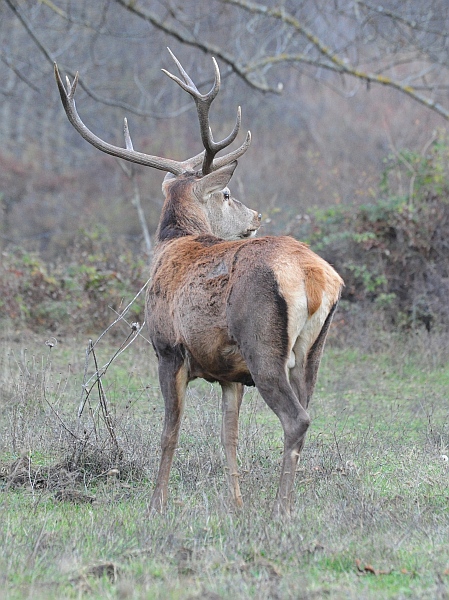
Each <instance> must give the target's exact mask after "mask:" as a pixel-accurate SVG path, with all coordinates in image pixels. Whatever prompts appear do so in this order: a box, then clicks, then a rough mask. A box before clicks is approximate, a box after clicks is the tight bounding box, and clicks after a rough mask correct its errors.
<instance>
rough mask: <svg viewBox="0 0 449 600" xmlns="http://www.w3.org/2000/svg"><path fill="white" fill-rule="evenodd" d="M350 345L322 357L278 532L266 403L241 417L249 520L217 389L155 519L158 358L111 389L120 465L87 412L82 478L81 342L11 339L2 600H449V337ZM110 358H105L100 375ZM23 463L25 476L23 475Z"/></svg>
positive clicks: (6, 366) (208, 393) (199, 393)
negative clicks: (71, 466)
mask: <svg viewBox="0 0 449 600" xmlns="http://www.w3.org/2000/svg"><path fill="white" fill-rule="evenodd" d="M354 339H355V340H356V341H355V342H354V341H352V342H350V341H349V340H346V342H345V343H344V344H343V343H342V341H341V339H340V338H336V339H334V340H331V344H330V345H329V347H328V348H327V350H326V352H325V357H324V359H323V362H322V368H321V371H320V375H319V379H318V384H317V388H316V392H315V396H314V399H313V402H312V406H311V408H310V412H311V416H312V419H313V422H312V426H311V429H310V432H309V435H308V439H307V442H306V445H305V448H304V452H303V456H302V460H301V463H300V468H299V471H298V475H297V483H296V503H295V508H294V511H293V516H292V518H291V520H290V521H289V522H286V523H281V522H278V521H274V522H273V521H272V520H271V519H270V509H271V506H272V503H273V500H274V495H275V492H276V486H277V481H278V472H279V465H280V458H281V452H282V435H281V428H280V425H279V423H278V421H277V419H276V417H274V415H273V414H272V413H271V411H270V410H269V409H268V408H267V407H266V406H265V404H264V403H263V401H262V400H261V399H260V397H259V396H258V394H257V392H255V391H254V390H248V391H247V393H246V395H245V399H244V405H243V409H242V416H241V433H240V444H239V460H240V468H241V475H242V478H241V479H242V480H241V486H242V493H243V496H244V500H245V508H244V510H243V511H242V512H240V513H236V512H234V511H233V510H232V509H231V507H230V506H229V502H228V496H227V490H226V482H225V476H224V469H223V465H224V459H223V453H222V450H221V447H220V439H219V437H220V436H219V431H220V417H221V411H220V401H219V396H218V390H217V387H216V386H213V385H210V384H207V383H206V382H203V381H199V382H195V384H194V385H192V386H191V388H189V393H188V398H187V407H186V414H185V418H184V422H183V428H182V432H181V439H180V446H179V449H178V452H177V454H176V459H175V463H174V466H173V471H172V477H171V482H170V491H171V498H170V501H169V506H168V510H167V512H166V513H165V514H164V515H163V516H151V517H149V516H148V515H147V504H148V501H149V497H150V494H151V489H152V480H153V478H154V475H155V472H156V469H157V465H158V457H159V436H160V432H161V428H162V420H163V403H162V400H161V397H160V392H159V388H158V384H157V381H156V365H155V363H154V359H153V357H152V352H151V351H150V350H149V349H148V348H147V346H146V345H145V344H144V343H141V342H136V343H135V344H134V345H133V346H131V347H130V348H129V350H128V351H127V352H126V353H125V354H123V355H122V356H121V357H120V358H119V359H118V360H117V361H116V362H115V363H114V364H113V366H112V367H111V368H110V370H109V371H108V373H107V376H106V377H105V378H104V385H105V390H106V395H107V398H108V401H109V403H110V406H111V410H112V414H113V415H114V423H115V431H116V434H117V439H118V444H119V446H120V449H121V450H122V454H121V456H120V457H118V455H117V454H116V455H115V456H114V455H113V453H112V451H111V445H110V439H109V438H108V434H107V431H106V430H105V427H104V423H103V422H102V421H101V419H99V418H98V417H95V418H96V421H95V419H93V420H92V419H89V417H88V416H86V418H85V420H84V421H83V423H82V427H84V428H89V427H91V426H92V423H93V422H94V421H95V422H96V427H97V431H96V437H95V435H94V434H92V437H91V442H92V443H91V444H90V445H88V446H86V448H87V449H88V451H86V453H85V456H84V457H83V460H82V461H80V462H78V463H77V468H76V470H75V473H72V472H70V471H69V470H67V469H64V466H65V467H67V463H65V462H64V461H65V459H66V458H67V456H68V455H70V453H71V452H73V446H74V442H73V437H72V436H71V435H70V434H69V433H68V432H67V429H69V430H71V431H77V432H79V431H82V428H81V430H80V429H77V427H78V423H77V419H76V411H77V409H78V406H79V402H80V397H81V391H80V390H81V383H82V381H83V371H84V356H85V343H84V341H80V340H76V339H69V338H61V339H60V340H59V343H58V344H57V345H56V346H55V347H53V348H52V349H50V348H49V347H48V346H46V345H45V343H44V342H45V338H44V337H43V338H41V337H39V336H36V335H35V334H30V333H29V332H27V333H20V332H18V333H17V332H13V331H11V330H7V331H6V333H4V334H3V340H2V354H1V358H0V383H1V400H0V402H1V406H0V408H1V411H0V467H1V471H0V514H1V519H0V599H2V598H11V599H12V598H18V599H19V598H33V599H34V598H36V599H40V598H46V599H52V598H79V597H81V596H82V597H84V598H120V599H124V598H130V599H133V598H135V599H137V598H145V599H147V598H161V599H163V598H173V599H178V598H179V599H182V600H184V599H193V598H205V599H209V600H212V599H216V600H217V599H218V598H223V599H224V598H237V599H240V598H241V599H246V598H254V599H256V598H257V599H267V600H268V599H272V598H282V599H284V598H286V599H287V598H292V599H293V598H295V599H296V598H303V599H309V598H310V599H312V598H317V599H321V598H332V599H340V598H341V599H343V598H345V599H346V598H349V599H352V598H354V599H374V598H375V599H378V598H385V599H389V598H391V599H393V598H395V599H396V598H423V599H424V598H429V597H431V598H441V599H443V598H448V597H449V592H448V587H449V545H448V544H447V539H448V535H449V488H448V480H449V479H448V478H449V462H445V461H444V460H443V459H442V458H441V455H444V454H449V448H448V447H449V404H448V402H447V390H448V383H449V366H448V361H447V357H448V347H447V342H446V341H445V338H444V337H443V336H441V337H439V336H437V335H436V334H435V335H433V336H427V335H424V334H419V335H414V334H410V337H409V338H408V339H403V338H401V337H399V336H397V337H395V336H393V335H389V336H386V335H384V334H379V333H377V334H370V333H366V332H365V334H364V335H361V336H360V338H359V339H357V338H356V336H353V340H354ZM25 347H26V348H27V350H25ZM112 351H113V348H112V347H111V346H109V347H108V345H107V344H106V343H105V344H104V346H103V347H100V348H99V350H98V359H99V362H100V363H102V364H103V363H104V362H106V361H107V359H108V358H109V356H110V355H111V354H112ZM69 364H70V367H69V366H68V365H69ZM91 406H92V408H93V410H94V409H95V407H96V400H95V401H94V399H93V398H92V404H91ZM14 461H17V462H16V463H15V464H16V469H17V473H18V474H19V475H20V477H19V476H17V477H16V478H14V477H13V478H11V476H10V472H11V464H12V463H13V462H14ZM112 467H115V470H113V471H111V468H112ZM52 468H53V469H56V468H57V470H56V471H52V470H51V469H52ZM117 471H119V473H118V474H117ZM8 473H9V475H8ZM75 492H76V494H77V495H75ZM64 494H65V495H64ZM71 494H72V495H71Z"/></svg>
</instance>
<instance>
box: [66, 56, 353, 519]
mask: <svg viewBox="0 0 449 600" xmlns="http://www.w3.org/2000/svg"><path fill="white" fill-rule="evenodd" d="M172 57H173V59H174V60H175V63H176V66H177V68H178V69H179V73H180V76H181V77H180V78H178V77H176V76H174V75H172V74H170V73H168V72H167V71H164V72H165V73H166V74H167V75H168V76H169V77H170V78H171V79H173V80H174V81H175V82H176V83H178V84H179V85H180V86H181V88H182V89H184V90H185V91H186V92H188V93H189V94H190V95H191V96H193V98H194V100H195V104H196V107H197V112H198V118H199V122H200V130H201V138H202V142H203V146H204V148H205V150H204V151H203V152H202V153H201V154H199V155H198V156H195V157H193V158H191V159H189V160H187V161H184V162H177V161H174V160H170V159H165V158H159V157H155V156H150V155H147V154H142V153H139V152H136V151H135V150H134V149H133V146H132V142H131V139H130V136H129V132H128V127H127V124H126V120H125V141H126V149H124V148H120V147H117V146H112V145H111V144H108V143H106V142H104V141H103V140H101V139H100V138H98V137H97V136H95V135H94V134H93V133H92V132H91V131H89V130H88V129H87V127H86V126H85V125H84V124H83V122H82V121H81V119H80V117H79V116H78V113H77V111H76V108H75V102H74V94H75V88H76V84H77V79H78V74H77V75H76V77H75V79H74V81H73V84H70V81H69V80H68V79H67V90H66V89H65V87H64V85H63V83H62V81H61V78H60V75H59V72H58V69H57V66H56V65H55V74H56V80H57V83H58V87H59V91H60V94H61V99H62V103H63V105H64V108H65V111H66V113H67V116H68V118H69V120H70V122H71V123H72V125H73V126H74V127H75V128H76V129H77V130H78V131H79V133H80V134H81V135H82V136H83V137H84V138H85V139H86V140H87V141H88V142H90V143H91V144H93V145H94V146H95V147H97V148H99V149H100V150H102V151H103V152H107V153H109V154H112V155H114V156H118V157H120V158H123V159H125V160H129V161H132V162H136V163H139V164H142V165H147V166H150V167H154V168H156V169H160V170H162V171H166V172H167V175H166V177H165V180H164V184H163V192H164V195H165V202H164V205H163V208H162V215H161V218H160V222H159V226H158V229H157V233H156V237H157V240H156V248H155V252H154V257H153V262H152V271H151V277H152V278H151V283H150V286H149V288H148V293H147V301H146V318H147V322H148V326H149V331H150V337H151V341H152V344H153V347H154V349H155V352H156V354H157V358H158V361H159V381H160V386H161V390H162V394H163V397H164V401H165V422H164V428H163V433H162V440H161V445H162V456H161V462H160V467H159V472H158V476H157V481H156V487H155V490H154V493H153V496H152V499H151V503H150V508H151V509H152V510H157V511H161V510H162V509H163V507H164V505H165V504H166V501H167V495H168V480H169V474H170V468H171V464H172V460H173V454H174V451H175V448H176V445H177V442H178V436H179V428H180V423H181V416H182V412H183V404H184V396H185V391H186V387H187V384H188V383H189V382H190V381H192V380H193V379H195V378H197V377H202V378H204V379H206V380H207V381H211V382H215V381H217V382H218V383H219V384H220V385H221V388H222V396H223V404H222V406H223V415H222V429H221V439H222V443H223V446H224V451H225V455H226V460H227V468H228V480H229V487H230V491H231V494H232V497H233V500H234V502H235V504H236V505H237V506H242V504H243V502H242V496H241V493H240V486H239V474H238V466H237V457H236V448H237V438H238V417H239V411H240V405H241V402H242V396H243V386H244V385H248V386H254V385H255V386H256V387H257V389H258V390H259V392H260V394H261V395H262V397H263V399H264V400H265V402H266V403H267V404H268V406H269V407H270V408H271V409H272V410H273V411H274V412H275V414H276V415H277V416H278V418H279V420H280V422H281V424H282V427H283V430H284V454H283V459H282V468H281V476H280V482H279V488H278V492H277V496H276V500H275V505H274V510H273V513H274V514H289V513H290V506H291V499H292V492H293V485H294V478H295V471H296V467H297V463H298V458H299V455H300V452H301V449H302V447H303V444H304V439H305V435H306V432H307V429H308V427H309V423H310V417H309V415H308V413H307V407H308V404H309V401H310V398H311V396H312V393H313V389H314V386H315V381H316V377H317V371H318V367H319V363H320V359H321V354H322V351H323V346H324V341H325V338H326V335H327V332H328V329H329V325H330V323H331V320H332V315H333V313H334V311H335V309H336V306H337V302H338V300H339V297H340V291H341V287H342V284H343V281H342V279H341V278H340V276H339V275H338V274H337V273H336V272H335V271H334V269H333V268H332V267H331V266H330V265H329V264H328V263H327V262H325V261H324V260H323V259H321V258H320V257H319V256H317V255H316V254H314V253H313V252H312V251H311V250H310V249H309V248H308V247H307V246H306V245H305V244H303V243H301V242H298V241H296V240H294V239H293V238H291V237H272V236H267V237H262V238H254V237H253V236H254V234H255V232H256V230H257V229H258V228H259V225H260V215H258V214H257V213H256V212H254V211H252V210H250V209H248V208H246V207H245V206H243V205H242V204H241V203H240V202H238V201H237V200H235V199H233V198H232V197H231V196H230V192H229V190H228V188H227V187H226V186H227V185H228V182H229V180H230V179H231V177H232V174H233V173H234V170H235V168H236V166H237V162H236V160H237V158H239V157H240V156H241V155H242V154H243V153H244V152H245V151H246V150H247V149H248V147H249V144H250V134H249V132H248V135H247V137H246V140H245V142H244V143H243V144H242V145H241V146H240V147H239V148H238V149H237V150H234V151H233V152H230V153H229V154H227V155H226V156H222V157H216V154H217V153H218V152H219V151H220V150H223V149H224V148H226V147H227V146H229V145H230V144H231V143H232V142H233V141H234V139H235V138H236V136H237V133H238V131H239V127H240V117H241V116H240V108H239V110H238V113H237V121H236V124H235V126H234V129H233V131H232V132H231V134H230V135H229V136H228V137H227V138H226V139H224V140H222V141H221V142H215V141H214V140H213V137H212V132H211V129H210V127H209V109H210V105H211V103H212V101H213V100H214V98H215V97H216V95H217V93H218V91H219V88H220V73H219V70H218V66H217V64H216V62H215V60H214V69H215V83H214V85H213V87H212V89H211V91H210V92H209V93H208V94H205V95H203V94H201V93H200V92H199V91H198V90H197V88H196V86H195V84H194V83H193V81H192V80H191V79H190V77H189V75H188V74H187V73H186V72H185V70H184V69H183V67H182V66H181V64H180V63H179V62H178V60H177V59H176V58H175V57H174V56H173V55H172ZM200 165H201V168H200Z"/></svg>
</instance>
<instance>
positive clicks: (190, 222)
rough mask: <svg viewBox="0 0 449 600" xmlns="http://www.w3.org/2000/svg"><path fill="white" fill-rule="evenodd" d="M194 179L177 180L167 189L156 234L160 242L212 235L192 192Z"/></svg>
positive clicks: (190, 177) (189, 177)
mask: <svg viewBox="0 0 449 600" xmlns="http://www.w3.org/2000/svg"><path fill="white" fill-rule="evenodd" d="M192 183H193V177H192V176H191V175H190V176H188V178H186V179H177V180H175V181H174V182H173V183H171V184H170V185H169V186H167V188H166V199H165V202H164V206H163V208H162V214H161V219H160V221H159V226H158V229H157V232H156V238H157V241H158V242H165V241H168V240H173V239H175V238H180V237H184V236H187V235H201V234H209V235H210V234H212V230H211V228H210V225H209V222H208V220H207V218H206V215H205V214H204V212H203V210H202V208H201V207H200V206H199V204H198V201H197V199H196V198H195V197H194V196H193V192H192V189H191V188H192Z"/></svg>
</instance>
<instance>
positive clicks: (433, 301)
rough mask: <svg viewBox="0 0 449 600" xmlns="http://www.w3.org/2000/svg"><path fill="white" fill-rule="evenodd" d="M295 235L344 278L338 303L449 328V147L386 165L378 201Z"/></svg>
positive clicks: (402, 322)
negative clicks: (333, 266) (301, 238)
mask: <svg viewBox="0 0 449 600" xmlns="http://www.w3.org/2000/svg"><path fill="white" fill-rule="evenodd" d="M302 229H303V231H302V234H303V236H305V237H306V238H308V241H309V243H310V244H311V245H312V247H313V248H314V249H316V250H317V251H318V252H319V253H320V254H322V255H323V256H324V257H325V258H326V259H327V260H329V261H330V262H331V263H332V264H334V265H335V267H336V268H337V270H338V271H339V272H340V274H341V275H342V277H343V278H344V279H345V284H346V287H345V290H344V292H343V300H346V301H347V302H348V303H354V302H358V303H360V302H363V303H365V306H366V308H367V310H373V309H380V310H381V311H382V312H383V313H384V314H385V315H386V316H387V317H388V319H389V320H390V322H391V323H393V324H394V325H396V326H406V327H410V326H414V325H415V324H417V323H422V324H424V325H425V327H426V328H427V329H430V328H431V327H432V326H434V325H436V324H437V323H438V324H440V325H442V326H444V327H447V326H448V325H449V302H448V297H449V143H448V138H447V135H445V134H443V133H440V134H439V135H438V137H437V139H436V140H435V141H434V142H433V144H432V145H431V146H430V147H429V148H428V150H427V152H426V154H425V155H421V154H417V153H412V152H409V151H403V152H401V153H399V154H398V155H396V156H394V157H390V158H389V159H388V161H387V167H386V169H385V172H384V175H383V178H382V181H381V186H380V197H379V198H377V199H375V200H373V201H372V202H371V203H368V204H365V205H362V206H359V207H357V208H347V207H335V208H332V209H330V210H327V211H324V212H316V213H315V214H314V216H313V218H312V219H311V220H310V221H309V222H306V223H305V224H303V227H302Z"/></svg>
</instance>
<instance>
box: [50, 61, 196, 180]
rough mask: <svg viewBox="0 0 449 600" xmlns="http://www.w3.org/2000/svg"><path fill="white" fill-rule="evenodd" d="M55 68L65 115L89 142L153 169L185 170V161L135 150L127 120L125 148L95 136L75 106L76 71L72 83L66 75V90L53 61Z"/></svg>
mask: <svg viewBox="0 0 449 600" xmlns="http://www.w3.org/2000/svg"><path fill="white" fill-rule="evenodd" d="M54 68H55V77H56V82H57V84H58V88H59V93H60V95H61V100H62V104H63V106H64V110H65V112H66V114H67V117H68V119H69V121H70V123H71V124H72V125H73V127H75V129H76V130H77V131H78V133H80V134H81V135H82V136H83V138H84V139H85V140H87V141H88V142H89V143H90V144H92V145H93V146H95V148H98V149H99V150H101V151H102V152H106V153H107V154H112V156H117V157H118V158H123V159H125V160H128V161H130V162H134V163H137V164H139V165H145V166H147V167H154V168H155V169H159V170H161V171H168V172H169V173H173V175H181V173H184V171H185V170H186V168H185V162H187V161H185V162H178V161H176V160H171V159H169V158H160V157H158V156H151V155H150V154H143V153H142V152H136V151H135V150H134V148H133V144H132V141H131V136H130V134H129V129H128V122H127V120H126V119H125V120H124V134H125V144H126V148H120V147H119V146H113V145H112V144H108V143H107V142H104V141H103V140H102V139H100V138H99V137H97V136H96V135H95V134H94V133H92V131H90V129H88V128H87V127H86V125H84V123H83V122H82V120H81V118H80V116H79V115H78V112H77V110H76V106H75V99H74V96H75V91H76V85H77V83H78V72H77V73H76V75H75V79H74V80H73V83H70V80H69V78H68V77H66V82H67V90H66V89H65V87H64V84H63V82H62V79H61V76H60V74H59V69H58V66H57V64H56V63H54Z"/></svg>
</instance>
